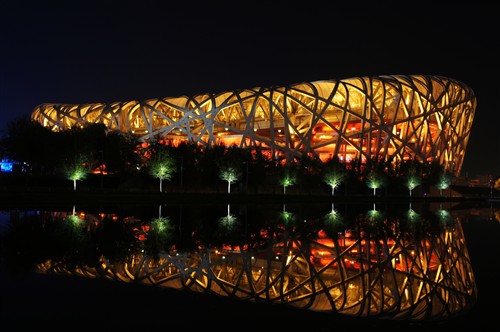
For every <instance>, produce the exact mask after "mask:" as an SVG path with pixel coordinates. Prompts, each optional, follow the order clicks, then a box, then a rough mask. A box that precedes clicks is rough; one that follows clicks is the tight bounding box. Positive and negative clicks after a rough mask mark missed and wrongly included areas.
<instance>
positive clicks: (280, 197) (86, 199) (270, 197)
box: [0, 190, 488, 208]
mask: <svg viewBox="0 0 500 332" xmlns="http://www.w3.org/2000/svg"><path fill="white" fill-rule="evenodd" d="M117 202H120V204H132V205H144V204H164V203H171V204H199V203H203V204H212V203H217V204H220V203H221V202H223V203H263V202H265V203H271V204H275V203H330V202H335V203H373V202H375V203H379V202H380V203H391V204H394V203H396V204H397V203H409V202H415V203H416V202H418V203H422V202H428V203H436V202H437V203H439V202H455V203H464V202H476V203H481V202H488V198H487V197H484V196H483V197H465V196H459V197H456V196H454V197H444V196H425V197H422V196H414V197H409V196H383V195H377V196H367V195H359V196H358V195H337V196H330V195H325V194H301V195H299V194H286V195H284V194H241V193H230V194H227V193H214V192H206V193H179V192H171V193H168V192H167V193H160V192H119V191H106V190H104V191H80V192H79V191H77V192H73V191H54V190H23V191H20V190H18V191H11V190H0V208H2V207H8V208H22V207H36V206H38V207H50V206H54V205H56V206H57V205H68V204H78V205H87V204H93V205H95V204H98V205H114V204H116V203H117Z"/></svg>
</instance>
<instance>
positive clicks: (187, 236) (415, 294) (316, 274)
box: [0, 201, 500, 331]
mask: <svg viewBox="0 0 500 332" xmlns="http://www.w3.org/2000/svg"><path fill="white" fill-rule="evenodd" d="M499 211H500V208H499V206H498V203H494V202H475V203H457V202H432V203H430V202H425V201H423V202H422V201H421V202H414V203H398V204H388V203H379V202H373V203H364V204H354V203H342V204H340V203H333V202H329V203H324V202H321V203H317V204H313V203H308V204H299V203H296V202H294V203H266V202H262V203H254V204H243V203H231V204H226V203H223V202H221V204H206V205H204V204H199V203H196V204H195V203H192V204H190V203H186V204H178V203H175V204H168V203H165V204H154V205H146V204H137V205H131V204H127V205H124V206H121V205H120V204H114V205H109V204H107V205H100V206H91V205H88V204H87V205H85V206H78V205H76V204H75V205H71V206H60V207H51V208H50V209H40V208H39V207H37V208H36V209H30V208H23V209H19V208H16V209H12V210H11V209H8V208H4V209H3V210H2V211H1V213H0V225H1V229H0V230H1V234H2V247H1V249H2V252H1V254H2V255H1V259H2V261H1V262H2V278H3V279H4V280H3V282H2V283H1V284H2V293H3V294H6V296H3V297H2V300H1V301H2V308H1V309H2V310H1V314H2V321H3V322H4V323H6V324H11V325H13V326H23V324H27V322H28V321H38V322H40V321H49V320H51V321H53V320H54V319H55V320H56V321H63V322H64V323H65V324H68V323H69V324H73V323H76V322H77V321H80V320H82V319H83V320H85V321H88V322H91V323H92V325H99V326H101V327H105V326H111V325H110V324H111V322H113V323H112V324H113V326H121V325H123V326H133V325H134V324H137V326H160V327H161V326H167V325H172V324H173V325H176V326H177V325H179V326H186V324H188V325H189V324H191V326H193V327H194V325H193V324H194V322H196V321H198V322H200V325H199V326H201V325H202V323H203V324H207V323H208V324H209V325H210V326H211V325H214V326H215V325H216V324H220V322H221V320H223V321H226V322H232V323H237V322H241V321H244V320H249V319H251V320H252V321H261V318H262V317H266V316H270V317H267V318H266V321H269V319H271V320H272V321H274V323H269V322H268V323H265V324H264V323H263V324H264V325H265V326H268V327H270V326H280V327H286V326H289V327H290V328H292V327H294V325H295V324H296V323H297V322H304V321H307V322H309V323H310V324H312V325H311V328H314V329H315V330H322V331H330V330H331V331H333V330H334V329H335V328H338V327H339V326H345V327H349V326H357V325H359V326H364V325H366V324H368V325H369V326H375V325H377V326H380V327H384V328H391V327H394V328H405V329H415V330H417V329H418V330H419V331H422V330H424V331H425V330H429V331H430V330H437V329H438V328H439V329H442V328H444V327H450V328H454V327H464V326H469V327H471V328H472V327H474V326H476V324H478V322H481V326H484V327H486V326H487V327H489V328H490V327H491V328H493V327H495V326H498V323H497V322H496V319H495V313H496V311H497V310H496V309H497V307H498V306H497V305H496V301H497V299H498V296H499V295H500V294H499V290H498V287H497V282H498V280H500V272H499V271H498V269H496V268H495V266H496V265H495V258H496V257H499V255H500V241H498V238H499V237H500V220H499V219H500V212H499ZM144 301H146V302H147V303H148V304H147V307H148V308H149V309H148V310H145V309H144ZM158 301H160V303H163V304H158ZM103 302H107V303H108V305H104V304H103ZM153 302H154V303H153ZM125 303H127V305H125ZM215 304H216V305H215ZM66 305H68V306H70V307H71V306H73V308H75V309H76V310H75V311H71V310H70V309H68V308H67V307H66ZM96 310H97V311H99V312H101V314H99V315H96V312H95V311H96ZM165 310H166V311H165ZM92 312H93V313H92ZM102 312H106V313H107V314H106V315H102ZM165 312H169V313H170V315H172V314H173V315H185V314H186V312H189V315H190V317H191V316H192V319H190V320H189V321H188V322H186V321H183V322H182V324H181V322H180V321H179V320H180V319H181V318H180V317H172V316H169V317H170V318H168V319H167V318H166V317H163V313H165ZM131 315H133V316H139V317H143V316H150V315H157V316H158V315H159V316H161V317H162V318H160V319H154V320H151V319H150V318H148V319H146V320H145V321H142V320H143V319H144V317H143V318H141V319H140V320H141V321H142V324H138V322H137V321H136V320H134V322H129V323H128V324H126V323H125V322H127V321H128V320H129V318H130V316H131ZM258 317H261V318H258ZM130 324H132V325H130ZM262 329H265V327H262V328H261V330H262Z"/></svg>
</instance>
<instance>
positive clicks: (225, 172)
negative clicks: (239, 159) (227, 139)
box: [219, 165, 241, 194]
mask: <svg viewBox="0 0 500 332" xmlns="http://www.w3.org/2000/svg"><path fill="white" fill-rule="evenodd" d="M219 177H220V178H221V179H222V180H224V181H227V193H228V194H229V193H231V183H234V182H236V181H238V180H239V178H240V177H241V170H240V169H239V168H237V167H235V166H233V165H222V166H220V170H219Z"/></svg>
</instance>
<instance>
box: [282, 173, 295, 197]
mask: <svg viewBox="0 0 500 332" xmlns="http://www.w3.org/2000/svg"><path fill="white" fill-rule="evenodd" d="M296 182H297V173H296V171H295V170H293V169H292V168H291V167H285V168H284V169H283V174H281V176H280V178H279V183H280V184H281V185H282V186H283V194H286V187H289V186H293V185H294V184H295V183H296Z"/></svg>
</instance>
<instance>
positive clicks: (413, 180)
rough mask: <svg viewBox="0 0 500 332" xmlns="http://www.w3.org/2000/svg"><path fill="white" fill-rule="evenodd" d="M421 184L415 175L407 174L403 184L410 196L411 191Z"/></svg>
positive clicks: (420, 180)
mask: <svg viewBox="0 0 500 332" xmlns="http://www.w3.org/2000/svg"><path fill="white" fill-rule="evenodd" d="M421 183H422V179H421V178H420V176H418V175H417V174H415V173H412V174H409V175H408V176H407V177H406V180H405V184H406V187H407V188H408V190H410V196H411V192H412V190H413V189H415V188H416V187H418V186H419V185H420V184H421Z"/></svg>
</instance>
